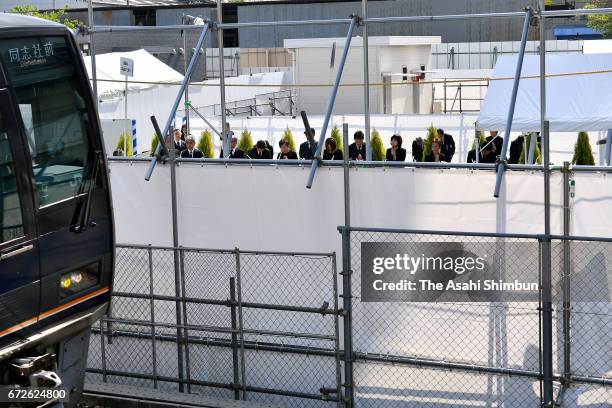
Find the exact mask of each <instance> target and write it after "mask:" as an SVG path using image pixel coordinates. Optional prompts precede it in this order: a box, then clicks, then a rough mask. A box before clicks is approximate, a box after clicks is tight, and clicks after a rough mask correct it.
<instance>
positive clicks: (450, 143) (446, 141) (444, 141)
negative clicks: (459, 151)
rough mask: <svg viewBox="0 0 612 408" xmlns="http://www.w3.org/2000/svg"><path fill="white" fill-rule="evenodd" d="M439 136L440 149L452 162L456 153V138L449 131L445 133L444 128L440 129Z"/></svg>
mask: <svg viewBox="0 0 612 408" xmlns="http://www.w3.org/2000/svg"><path fill="white" fill-rule="evenodd" d="M436 132H437V133H438V138H439V139H440V145H441V146H440V151H441V153H442V154H443V155H444V157H445V158H446V160H447V161H448V162H449V163H450V162H451V161H452V160H453V156H454V155H455V139H453V137H452V136H451V135H449V134H448V133H444V130H443V129H438V130H437V131H436Z"/></svg>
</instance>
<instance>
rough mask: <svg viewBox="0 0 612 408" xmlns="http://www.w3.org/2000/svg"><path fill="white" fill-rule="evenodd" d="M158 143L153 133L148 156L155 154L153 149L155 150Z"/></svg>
mask: <svg viewBox="0 0 612 408" xmlns="http://www.w3.org/2000/svg"><path fill="white" fill-rule="evenodd" d="M158 144H159V140H158V139H157V134H156V133H153V139H151V151H150V152H149V156H155V150H157V145H158Z"/></svg>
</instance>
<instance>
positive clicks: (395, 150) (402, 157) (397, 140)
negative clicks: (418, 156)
mask: <svg viewBox="0 0 612 408" xmlns="http://www.w3.org/2000/svg"><path fill="white" fill-rule="evenodd" d="M386 160H387V161H406V149H404V148H402V137H401V136H400V135H393V136H391V147H390V148H388V149H387V157H386Z"/></svg>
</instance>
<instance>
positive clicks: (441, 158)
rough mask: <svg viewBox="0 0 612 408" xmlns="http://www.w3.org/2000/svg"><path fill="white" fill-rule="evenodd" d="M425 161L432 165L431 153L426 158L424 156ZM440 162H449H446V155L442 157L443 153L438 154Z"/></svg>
mask: <svg viewBox="0 0 612 408" xmlns="http://www.w3.org/2000/svg"><path fill="white" fill-rule="evenodd" d="M425 161H426V162H429V163H434V162H435V158H434V154H433V153H429V154H428V155H427V156H425ZM440 161H441V162H447V163H449V162H450V160H448V158H447V157H446V155H444V153H442V152H440Z"/></svg>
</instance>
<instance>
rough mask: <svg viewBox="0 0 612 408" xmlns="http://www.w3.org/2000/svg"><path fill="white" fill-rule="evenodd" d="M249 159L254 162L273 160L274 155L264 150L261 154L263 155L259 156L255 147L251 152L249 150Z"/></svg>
mask: <svg viewBox="0 0 612 408" xmlns="http://www.w3.org/2000/svg"><path fill="white" fill-rule="evenodd" d="M249 157H250V158H251V159H254V160H259V159H272V153H270V151H269V150H268V149H263V150H262V152H261V155H258V154H257V148H256V147H254V148H252V149H251V150H249Z"/></svg>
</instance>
